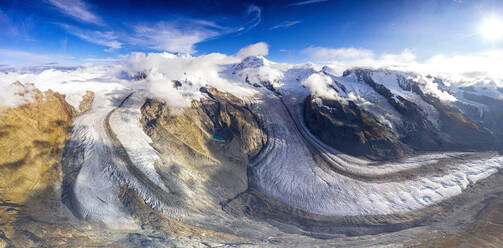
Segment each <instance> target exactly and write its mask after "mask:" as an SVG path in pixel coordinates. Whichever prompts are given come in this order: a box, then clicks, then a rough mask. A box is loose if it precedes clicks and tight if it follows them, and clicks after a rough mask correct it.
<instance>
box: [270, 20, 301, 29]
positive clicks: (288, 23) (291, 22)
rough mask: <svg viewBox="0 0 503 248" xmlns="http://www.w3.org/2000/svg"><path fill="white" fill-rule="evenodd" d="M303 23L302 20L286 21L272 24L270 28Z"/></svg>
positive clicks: (287, 26)
mask: <svg viewBox="0 0 503 248" xmlns="http://www.w3.org/2000/svg"><path fill="white" fill-rule="evenodd" d="M299 23H301V21H284V22H282V23H280V24H278V25H275V26H272V27H271V28H270V29H271V30H273V29H278V28H289V27H291V26H293V25H297V24H299Z"/></svg>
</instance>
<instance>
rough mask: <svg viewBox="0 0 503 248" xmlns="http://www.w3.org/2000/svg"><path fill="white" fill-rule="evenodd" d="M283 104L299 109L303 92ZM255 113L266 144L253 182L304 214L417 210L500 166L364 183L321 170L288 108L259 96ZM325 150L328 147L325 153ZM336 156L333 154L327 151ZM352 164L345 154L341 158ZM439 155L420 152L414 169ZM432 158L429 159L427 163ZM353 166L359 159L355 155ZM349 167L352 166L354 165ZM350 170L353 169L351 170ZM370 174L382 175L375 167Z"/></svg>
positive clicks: (490, 163) (502, 162)
mask: <svg viewBox="0 0 503 248" xmlns="http://www.w3.org/2000/svg"><path fill="white" fill-rule="evenodd" d="M288 97H291V99H288V100H287V101H286V102H290V104H292V105H290V106H294V107H296V108H298V107H299V105H300V104H301V102H302V100H303V99H304V97H305V96H285V98H288ZM260 101H263V102H264V104H261V106H260V108H262V109H261V110H260V111H262V112H264V113H268V114H267V116H264V118H265V126H266V127H267V128H268V130H269V135H270V137H269V139H270V142H269V144H268V146H269V147H266V148H265V151H267V154H266V155H261V158H260V163H258V164H251V166H252V167H253V170H254V173H253V175H254V178H253V180H254V181H255V184H256V185H257V187H258V188H259V189H260V190H261V191H263V192H265V193H266V194H267V195H268V196H270V197H272V198H275V199H279V200H280V201H282V202H284V203H286V204H288V205H290V206H293V207H296V208H300V209H303V210H305V211H308V212H312V213H316V214H322V215H330V216H356V215H379V214H392V213H403V212H407V211H412V210H417V209H420V208H423V207H426V206H429V205H432V204H435V203H438V202H440V201H442V200H446V199H448V198H449V197H452V196H455V195H457V194H460V193H461V192H462V190H464V189H465V188H466V187H467V186H468V185H470V184H474V183H476V182H477V181H478V180H481V179H483V178H486V177H488V176H490V175H491V174H493V173H495V172H497V171H498V169H499V168H501V166H503V157H500V156H494V157H491V158H487V159H480V160H473V161H465V162H463V163H460V164H458V165H457V166H456V167H451V168H449V169H448V171H447V172H445V173H442V174H440V173H431V174H427V175H425V176H424V177H423V178H417V179H413V180H404V181H398V182H366V181H362V180H357V179H354V178H351V177H347V176H344V175H341V174H338V173H336V172H335V171H332V170H330V169H328V170H327V169H322V167H320V166H318V165H317V162H315V161H314V160H313V156H312V154H311V152H310V150H309V149H308V146H307V145H306V140H304V138H303V137H302V135H301V134H300V133H299V131H298V130H297V127H296V126H295V125H294V122H295V121H294V120H292V117H293V118H297V117H296V116H295V115H290V114H289V113H288V110H287V109H286V107H287V106H285V105H283V104H282V101H281V100H280V99H278V98H276V97H274V96H264V97H263V99H260ZM324 152H327V151H324ZM329 155H331V156H338V155H337V154H329ZM342 158H343V160H345V161H346V163H351V157H350V156H347V155H346V156H343V157H342ZM436 159H438V156H431V157H428V156H423V157H420V158H418V159H417V160H416V161H414V159H409V161H414V163H413V164H414V165H413V166H414V167H416V166H420V165H424V164H427V163H431V162H435V160H436ZM432 160H433V161H432ZM354 162H355V165H357V164H361V163H362V161H361V160H357V159H355V161H354ZM380 166H384V167H383V169H384V168H386V169H384V171H387V170H390V171H400V170H401V169H403V168H400V167H401V166H397V165H396V164H395V165H393V164H384V165H380ZM353 167H354V166H353ZM353 169H354V168H353ZM369 172H370V173H376V174H383V171H380V170H375V169H374V170H369Z"/></svg>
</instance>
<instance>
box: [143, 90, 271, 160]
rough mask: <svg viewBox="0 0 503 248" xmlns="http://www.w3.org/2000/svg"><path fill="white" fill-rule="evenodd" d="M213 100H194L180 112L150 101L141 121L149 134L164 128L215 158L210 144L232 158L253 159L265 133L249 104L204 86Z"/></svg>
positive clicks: (194, 148) (196, 149) (201, 152)
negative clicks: (221, 149)
mask: <svg viewBox="0 0 503 248" xmlns="http://www.w3.org/2000/svg"><path fill="white" fill-rule="evenodd" d="M201 90H202V91H203V92H205V93H207V94H208V95H209V96H210V99H203V100H201V101H200V102H193V104H192V108H190V109H185V110H184V112H183V114H177V113H176V111H174V110H173V109H170V108H169V107H168V106H166V105H165V104H164V103H162V102H160V101H157V100H148V101H147V102H146V103H145V105H144V106H143V108H142V112H143V119H142V122H143V123H144V126H145V128H146V131H147V133H148V134H149V135H153V132H152V128H155V127H156V126H157V127H159V126H161V127H163V128H164V129H166V130H167V131H168V132H169V133H170V134H171V135H173V136H175V137H176V138H177V139H179V140H180V141H182V142H183V143H185V144H186V145H187V146H189V147H191V148H192V149H193V150H195V151H196V152H198V153H200V154H203V155H205V156H208V157H213V155H212V154H211V151H210V150H211V149H210V148H208V145H210V146H214V145H215V144H219V145H218V147H222V148H224V149H225V150H226V151H227V152H228V156H229V157H235V158H239V159H241V160H247V159H250V158H252V157H254V156H256V155H257V154H258V152H260V150H261V148H262V146H263V144H264V143H265V142H266V135H265V133H264V131H263V130H262V128H261V127H260V123H259V122H258V120H257V118H256V117H255V116H254V115H253V113H252V112H251V111H250V110H249V109H248V107H247V106H246V104H245V103H244V102H243V101H242V100H240V99H238V98H236V97H235V96H233V95H231V94H228V93H223V92H220V91H218V90H217V89H214V88H203V89H201Z"/></svg>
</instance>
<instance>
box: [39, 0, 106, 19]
mask: <svg viewBox="0 0 503 248" xmlns="http://www.w3.org/2000/svg"><path fill="white" fill-rule="evenodd" d="M46 1H47V2H48V3H50V4H52V5H53V6H54V7H56V8H58V10H59V11H61V12H62V13H63V14H65V15H67V16H70V17H72V18H74V19H77V20H79V21H81V22H86V23H92V24H97V25H103V24H104V23H103V20H102V19H101V18H100V17H99V16H98V15H96V14H94V13H93V12H91V10H90V7H89V6H88V5H87V4H86V3H85V2H83V1H81V0H46Z"/></svg>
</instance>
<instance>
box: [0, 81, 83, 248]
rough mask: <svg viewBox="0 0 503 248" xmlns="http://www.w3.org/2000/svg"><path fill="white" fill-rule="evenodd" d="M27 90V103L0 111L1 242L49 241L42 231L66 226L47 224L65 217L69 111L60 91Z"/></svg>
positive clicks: (18, 244) (23, 244) (44, 243)
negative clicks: (29, 97)
mask: <svg viewBox="0 0 503 248" xmlns="http://www.w3.org/2000/svg"><path fill="white" fill-rule="evenodd" d="M30 93H31V94H32V95H33V99H32V100H33V101H32V102H31V103H29V104H26V105H23V106H19V107H16V108H11V109H6V110H4V111H3V113H1V114H0V175H1V176H0V223H1V224H0V236H2V237H0V246H1V244H2V241H1V239H3V240H4V242H6V243H7V244H8V245H7V246H9V245H12V246H15V247H28V246H37V247H40V246H52V245H51V244H54V243H51V240H50V239H46V238H44V237H43V235H46V234H48V233H49V232H53V231H54V232H56V230H58V229H59V230H61V228H65V226H66V224H61V225H59V227H57V225H52V224H49V223H55V222H58V221H61V218H62V216H65V210H64V207H62V205H61V204H60V202H61V201H60V195H61V181H62V168H61V156H62V153H63V150H64V147H65V142H66V141H67V139H68V138H69V136H70V132H71V126H72V118H73V112H74V111H73V109H72V107H71V106H70V105H69V104H67V103H66V101H65V98H64V96H63V95H61V94H59V93H55V92H53V91H46V92H41V91H39V90H36V89H35V90H33V91H32V92H30ZM65 218H66V217H65ZM67 221H68V220H67ZM62 239H64V238H62ZM5 240H7V241H5Z"/></svg>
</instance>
